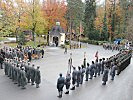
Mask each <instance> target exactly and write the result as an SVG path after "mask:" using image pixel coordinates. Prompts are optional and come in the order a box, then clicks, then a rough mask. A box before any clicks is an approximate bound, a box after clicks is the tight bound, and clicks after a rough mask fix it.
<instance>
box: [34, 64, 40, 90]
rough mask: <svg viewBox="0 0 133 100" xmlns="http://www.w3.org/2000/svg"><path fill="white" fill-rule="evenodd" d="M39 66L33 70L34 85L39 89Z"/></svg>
mask: <svg viewBox="0 0 133 100" xmlns="http://www.w3.org/2000/svg"><path fill="white" fill-rule="evenodd" d="M39 68H40V67H39V66H38V67H37V69H36V70H35V83H36V88H39V84H40V83H41V74H40V70H39Z"/></svg>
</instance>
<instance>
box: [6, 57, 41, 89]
mask: <svg viewBox="0 0 133 100" xmlns="http://www.w3.org/2000/svg"><path fill="white" fill-rule="evenodd" d="M39 68H40V67H39V66H37V68H36V69H35V65H34V64H32V65H31V64H30V62H28V63H26V62H25V61H21V60H19V61H18V60H16V59H7V58H5V61H4V72H5V75H6V76H7V77H9V79H11V80H12V82H14V84H17V85H18V87H21V88H22V89H25V88H26V85H27V83H31V85H35V83H36V88H39V84H40V83H41V75H40V70H39Z"/></svg>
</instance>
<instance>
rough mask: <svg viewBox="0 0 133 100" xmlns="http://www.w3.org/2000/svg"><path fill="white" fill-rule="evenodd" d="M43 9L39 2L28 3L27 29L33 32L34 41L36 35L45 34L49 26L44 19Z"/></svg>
mask: <svg viewBox="0 0 133 100" xmlns="http://www.w3.org/2000/svg"><path fill="white" fill-rule="evenodd" d="M41 8H42V5H41V4H40V1H39V0H30V1H28V2H27V8H26V14H25V16H26V19H25V21H26V23H27V26H26V28H27V29H31V30H32V35H33V40H34V38H35V33H36V34H43V33H44V31H45V29H46V26H47V21H46V20H45V18H43V12H42V10H41Z"/></svg>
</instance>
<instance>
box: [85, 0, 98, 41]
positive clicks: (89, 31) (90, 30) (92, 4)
mask: <svg viewBox="0 0 133 100" xmlns="http://www.w3.org/2000/svg"><path fill="white" fill-rule="evenodd" d="M95 18H96V1H95V0H86V1H85V16H84V23H85V29H84V33H85V34H86V35H87V36H88V38H89V39H91V40H92V39H95V25H94V21H95Z"/></svg>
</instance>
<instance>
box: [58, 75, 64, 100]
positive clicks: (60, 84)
mask: <svg viewBox="0 0 133 100" xmlns="http://www.w3.org/2000/svg"><path fill="white" fill-rule="evenodd" d="M64 84H65V78H64V77H62V74H60V75H59V78H58V80H57V89H58V92H59V96H58V97H59V98H61V97H62V93H63V87H64Z"/></svg>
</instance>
